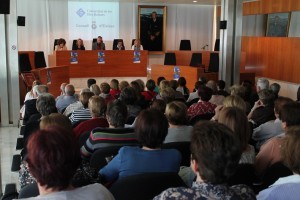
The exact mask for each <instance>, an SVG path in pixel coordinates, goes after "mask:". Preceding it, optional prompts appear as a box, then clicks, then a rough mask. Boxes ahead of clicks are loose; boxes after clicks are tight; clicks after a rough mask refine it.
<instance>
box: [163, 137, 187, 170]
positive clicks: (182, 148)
mask: <svg viewBox="0 0 300 200" xmlns="http://www.w3.org/2000/svg"><path fill="white" fill-rule="evenodd" d="M190 144H191V143H190V142H170V143H165V144H163V145H162V147H161V148H162V149H177V150H178V151H179V152H180V153H181V164H180V166H190V163H191V149H190Z"/></svg>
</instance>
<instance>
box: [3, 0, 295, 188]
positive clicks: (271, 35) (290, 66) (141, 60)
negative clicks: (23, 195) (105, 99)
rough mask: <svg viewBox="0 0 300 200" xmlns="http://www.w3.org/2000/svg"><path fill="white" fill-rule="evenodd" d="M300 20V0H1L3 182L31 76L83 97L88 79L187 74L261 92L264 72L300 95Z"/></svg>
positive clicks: (283, 90) (10, 176) (283, 89)
mask: <svg viewBox="0 0 300 200" xmlns="http://www.w3.org/2000/svg"><path fill="white" fill-rule="evenodd" d="M299 24H300V3H299V2H298V1H297V0H286V1H284V0H279V1H276V2H274V1H273V2H272V1H268V0H255V1H251V0H233V1H226V0H217V1H215V0H198V1H193V0H188V1H187V0H151V1H148V0H90V1H84V0H64V1H57V0H5V1H2V2H1V3H0V44H1V47H0V69H1V73H0V77H1V78H0V84H1V86H2V87H0V94H1V97H2V98H1V101H0V110H1V125H2V126H1V128H0V133H1V134H0V135H1V136H0V137H1V146H2V148H1V152H2V153H1V157H3V156H5V160H7V161H5V163H4V162H1V174H2V184H3V185H2V187H1V188H3V191H4V187H5V185H6V184H7V183H10V182H12V183H17V182H18V181H17V178H18V176H17V175H16V174H15V173H12V172H10V171H11V169H10V168H11V163H12V159H13V155H18V154H19V153H20V152H19V150H16V148H15V143H16V140H17V138H19V137H23V136H20V135H19V133H20V130H19V129H20V128H19V126H20V125H21V124H22V116H21V115H20V109H21V108H22V106H23V105H24V100H25V96H26V94H27V93H28V92H30V91H31V90H32V89H33V85H32V83H33V81H35V80H39V81H40V82H41V84H42V85H46V86H47V87H48V92H49V93H50V94H52V95H53V96H54V98H57V97H58V96H60V95H61V88H60V87H61V84H62V83H69V84H72V85H73V86H74V90H75V94H76V95H78V96H80V92H81V90H82V89H84V88H86V85H87V80H88V79H95V80H96V82H97V84H98V85H99V86H100V84H101V83H110V82H111V80H112V79H116V80H118V81H119V82H122V81H127V82H129V83H131V82H133V81H135V80H138V79H140V80H142V81H143V82H144V83H146V82H147V81H148V80H150V79H153V80H154V81H155V82H156V81H157V79H158V78H159V77H164V78H165V79H167V80H178V78H179V77H184V78H185V79H186V87H187V88H188V89H189V91H190V92H192V91H193V90H194V88H195V83H196V82H197V81H199V80H200V78H205V79H207V80H213V81H215V82H217V81H218V80H224V81H225V82H226V87H225V89H226V90H227V91H229V88H230V86H232V85H234V84H241V83H242V82H244V81H250V82H251V84H252V89H253V90H255V84H256V82H257V80H258V79H259V78H266V79H267V80H268V81H269V83H270V84H272V83H277V84H279V85H280V92H279V96H283V97H288V98H291V99H293V100H297V90H298V87H299V82H300V77H299V75H298V74H299V73H298V63H300V60H299V59H300V57H299V55H300V52H299V46H300V39H299V37H300V28H299ZM100 38H101V44H100V42H98V41H99V40H100ZM60 39H64V41H65V43H64V42H63V43H64V45H63V48H62V50H59V48H60V47H59V41H60ZM136 40H138V41H139V43H140V44H139V46H138V48H137V45H136V44H137V43H138V42H136ZM118 44H120V45H121V46H120V47H119V46H118ZM82 46H83V47H84V48H82ZM141 47H143V48H141ZM81 49H82V50H81ZM83 49H84V50H83ZM7 140H8V141H9V142H6V141H7ZM12 144H13V145H12ZM4 152H9V153H4ZM6 157H7V158H6ZM17 188H18V189H20V188H19V186H18V185H17Z"/></svg>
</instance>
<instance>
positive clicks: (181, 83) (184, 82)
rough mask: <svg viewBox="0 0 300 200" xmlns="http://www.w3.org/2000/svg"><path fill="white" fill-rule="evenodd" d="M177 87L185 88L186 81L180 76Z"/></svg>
mask: <svg viewBox="0 0 300 200" xmlns="http://www.w3.org/2000/svg"><path fill="white" fill-rule="evenodd" d="M178 85H179V86H180V87H185V86H186V80H185V78H184V77H182V76H181V77H180V78H179V79H178Z"/></svg>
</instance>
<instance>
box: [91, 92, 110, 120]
mask: <svg viewBox="0 0 300 200" xmlns="http://www.w3.org/2000/svg"><path fill="white" fill-rule="evenodd" d="M89 109H90V113H91V115H92V117H101V116H104V114H105V111H106V104H105V100H104V99H103V98H102V97H99V96H92V97H91V98H90V99H89Z"/></svg>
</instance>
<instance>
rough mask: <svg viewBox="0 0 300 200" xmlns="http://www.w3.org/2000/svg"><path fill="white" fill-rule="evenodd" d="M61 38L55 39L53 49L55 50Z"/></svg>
mask: <svg viewBox="0 0 300 200" xmlns="http://www.w3.org/2000/svg"><path fill="white" fill-rule="evenodd" d="M58 40H59V39H54V45H53V51H55V46H56V45H58Z"/></svg>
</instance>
